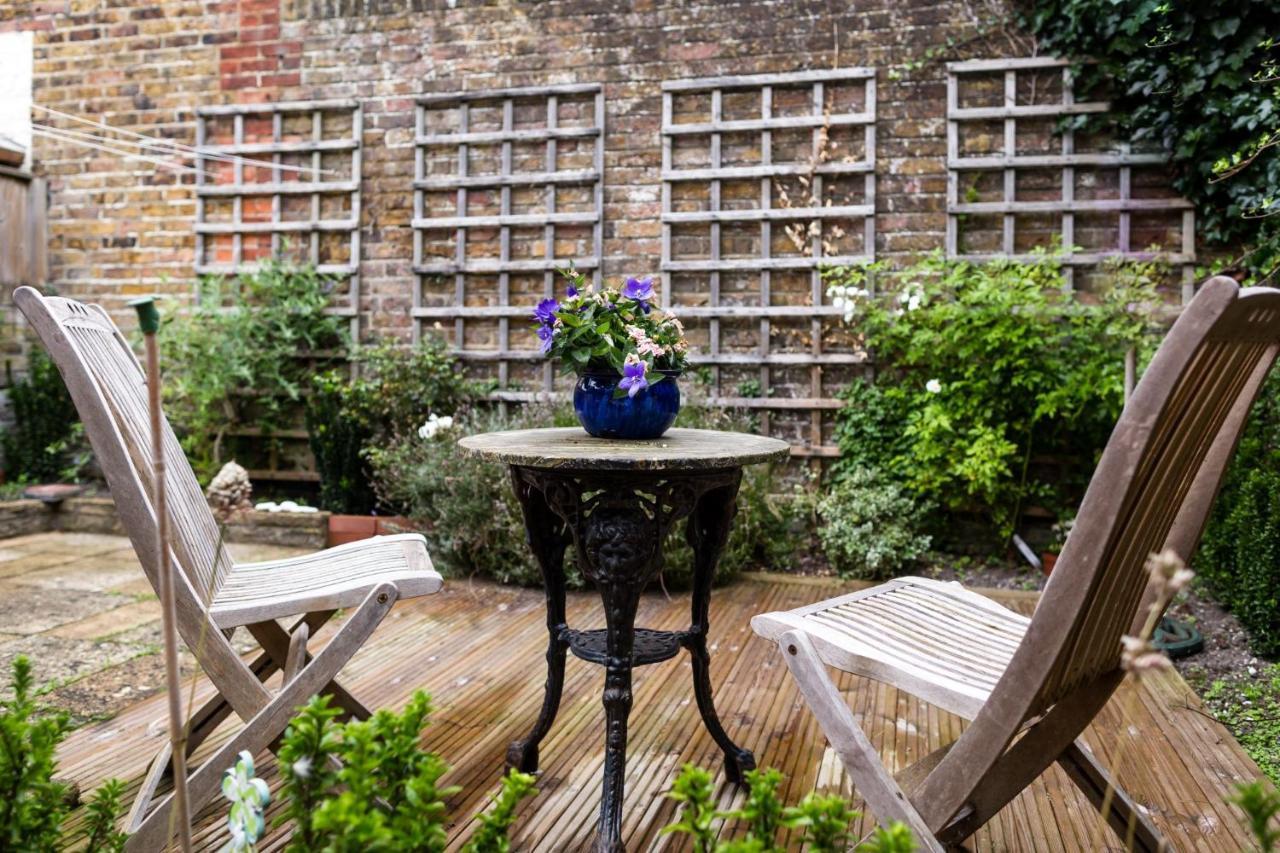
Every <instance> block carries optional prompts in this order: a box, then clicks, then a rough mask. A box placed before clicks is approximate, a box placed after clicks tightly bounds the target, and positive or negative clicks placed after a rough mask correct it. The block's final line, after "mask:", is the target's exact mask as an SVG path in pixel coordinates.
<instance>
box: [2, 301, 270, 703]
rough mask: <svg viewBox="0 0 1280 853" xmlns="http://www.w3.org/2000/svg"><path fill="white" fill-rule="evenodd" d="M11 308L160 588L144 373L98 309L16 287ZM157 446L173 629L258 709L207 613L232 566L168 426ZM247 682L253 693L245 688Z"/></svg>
mask: <svg viewBox="0 0 1280 853" xmlns="http://www.w3.org/2000/svg"><path fill="white" fill-rule="evenodd" d="M14 303H15V304H16V305H17V306H18V308H19V309H20V310H21V311H22V313H23V314H24V315H25V316H26V318H27V320H28V321H29V322H30V323H31V325H32V327H33V328H34V329H35V331H36V334H37V335H39V337H40V340H41V342H42V343H43V344H44V346H45V348H46V349H47V350H48V352H49V354H50V356H51V357H52V359H53V361H54V363H55V364H56V365H57V366H58V369H59V371H60V372H61V373H62V376H63V379H64V380H65V382H66V384H67V389H68V391H70V393H71V399H72V401H73V402H74V403H75V405H76V410H77V411H78V412H79V414H80V418H81V420H82V421H83V422H84V425H85V433H86V435H87V436H88V438H89V443H90V445H91V446H92V447H93V451H94V455H95V456H96V458H97V460H98V463H99V464H100V465H101V467H102V471H103V474H104V475H105V476H106V479H107V485H108V487H109V488H110V490H111V495H112V498H113V499H114V501H115V504H116V511H117V513H118V514H119V517H120V521H121V524H122V525H123V526H124V528H125V532H126V533H128V535H129V538H130V540H131V541H132V542H133V546H134V549H135V551H136V552H137V554H138V557H139V560H140V561H141V562H142V567H143V570H144V571H145V572H146V575H147V578H148V579H149V580H150V581H151V585H152V587H153V588H155V589H157V590H158V589H159V576H158V573H157V566H158V564H159V561H158V559H157V552H156V515H155V509H154V503H153V496H152V478H151V473H150V472H151V452H150V451H151V437H150V435H151V434H150V420H149V416H148V410H147V394H146V376H145V375H144V373H143V371H142V366H141V365H140V364H139V363H138V360H137V358H136V356H135V355H134V354H133V351H132V350H131V349H130V348H129V345H128V342H127V341H125V339H124V336H123V335H121V334H120V330H119V329H118V328H116V325H115V323H114V322H112V320H111V318H110V316H108V315H107V313H106V311H104V310H103V309H102V307H101V306H99V305H85V304H83V303H80V302H76V301H74V300H70V299H63V298H61V297H53V296H48V297H47V296H42V295H41V294H40V293H39V292H38V291H36V290H34V289H33V288H30V287H21V288H18V290H16V291H15V292H14ZM164 447H165V471H166V478H165V483H166V488H167V496H168V505H169V514H170V523H169V530H170V534H171V536H170V539H171V542H170V544H171V552H172V559H173V564H174V565H175V566H177V567H178V569H179V571H180V576H181V577H180V580H181V581H182V582H180V583H178V584H177V585H176V587H175V596H176V600H177V607H178V617H179V618H178V630H179V632H180V633H181V634H182V637H183V640H184V641H185V642H186V643H187V646H188V647H189V648H191V649H192V650H193V652H194V653H195V654H196V657H197V658H198V659H200V662H201V665H202V668H204V669H205V671H206V672H208V673H209V675H210V676H211V677H212V678H213V680H214V682H215V684H217V685H218V687H219V689H220V690H221V691H223V692H224V693H230V694H232V695H234V696H242V697H245V699H246V701H247V702H248V703H250V705H251V706H254V707H256V706H258V705H260V704H261V703H262V696H263V695H264V694H262V693H261V691H260V690H258V689H256V688H257V680H256V679H255V678H254V677H253V676H252V674H251V673H250V672H249V670H248V669H247V668H246V667H245V666H244V664H243V663H242V662H241V661H240V659H239V657H238V656H237V655H236V654H235V652H234V650H233V649H232V647H231V646H230V644H229V643H227V642H226V638H225V637H224V636H223V635H222V633H221V632H220V631H218V630H217V629H216V627H215V626H214V625H213V622H212V621H211V620H210V618H209V613H208V604H209V602H210V600H211V599H212V596H213V594H214V592H216V590H217V588H218V585H219V584H220V583H221V581H222V579H223V578H224V577H225V576H226V574H227V573H228V572H229V571H230V569H231V567H232V561H231V558H230V556H229V555H228V554H227V552H226V549H225V547H224V546H223V544H222V542H221V537H220V536H219V531H218V525H217V522H216V521H215V520H214V518H213V514H212V513H211V512H210V511H209V506H208V504H207V503H206V501H205V498H204V494H203V493H202V492H201V490H200V485H199V483H197V482H196V478H195V474H194V473H193V472H192V470H191V466H190V465H189V464H188V463H187V459H186V456H185V455H184V454H183V452H182V448H181V446H180V445H179V444H178V440H177V438H176V436H174V434H173V430H172V429H171V428H170V426H169V423H168V421H167V420H166V421H165V422H164ZM228 679H230V680H228ZM245 679H248V681H245ZM249 681H252V686H249V687H245V686H243V685H245V684H248V682H249Z"/></svg>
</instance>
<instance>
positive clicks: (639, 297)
mask: <svg viewBox="0 0 1280 853" xmlns="http://www.w3.org/2000/svg"><path fill="white" fill-rule="evenodd" d="M622 295H623V296H625V297H627V298H628V299H634V300H635V301H636V302H639V303H640V307H641V308H643V309H644V311H645V313H646V314H647V313H649V300H651V299H653V279H652V278H648V277H646V278H629V279H627V284H626V287H624V288H622Z"/></svg>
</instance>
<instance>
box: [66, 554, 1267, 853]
mask: <svg viewBox="0 0 1280 853" xmlns="http://www.w3.org/2000/svg"><path fill="white" fill-rule="evenodd" d="M848 588H849V587H848V585H843V586H842V585H840V584H837V583H834V582H826V581H810V580H804V579H777V578H772V577H771V578H763V577H752V578H748V579H745V580H742V581H739V582H737V583H735V584H733V585H732V586H729V587H727V588H724V589H721V590H718V591H717V593H716V595H715V596H714V598H713V604H712V631H711V640H712V642H713V643H714V651H713V663H712V668H713V671H712V678H713V682H714V684H715V689H716V703H717V705H718V707H719V709H720V714H721V717H722V719H723V720H724V721H725V726H726V728H727V729H728V730H729V732H730V734H731V735H732V736H733V737H734V738H735V739H737V741H738V742H739V743H740V744H741V745H743V746H746V747H748V748H750V749H752V750H754V751H755V753H756V756H757V759H758V761H759V762H760V764H761V765H770V766H775V767H778V768H779V769H781V770H782V771H783V772H784V773H785V774H786V776H787V783H786V792H785V793H786V798H787V800H788V802H793V801H795V800H796V799H798V798H799V796H800V795H801V794H802V793H803V792H805V791H807V790H810V789H811V788H813V787H814V786H815V785H817V786H820V787H824V788H831V787H833V786H836V785H842V784H843V783H844V780H843V773H842V771H841V769H840V766H839V762H838V761H836V760H835V758H834V756H833V755H832V754H831V753H830V752H829V751H828V750H827V746H826V742H825V741H824V740H823V739H822V737H821V734H820V733H819V731H818V729H817V727H816V725H815V724H814V722H813V719H812V718H811V717H810V715H809V714H808V712H807V711H806V710H805V709H804V707H803V705H801V703H800V701H799V699H798V698H797V695H796V691H795V690H794V689H793V687H792V685H791V683H790V680H789V677H788V676H787V673H786V668H785V666H783V665H782V663H781V661H780V660H778V659H777V658H776V653H775V650H774V648H773V647H772V646H770V645H769V644H768V643H765V642H764V641H762V640H760V639H758V638H756V637H755V636H754V635H753V634H752V633H751V632H750V629H749V627H748V619H749V618H750V616H751V615H753V614H755V613H759V612H763V611H765V610H771V609H779V608H789V607H794V606H797V605H799V604H802V603H805V602H810V601H815V600H818V599H820V598H822V597H826V596H829V595H831V594H833V593H834V592H836V591H839V590H841V589H848ZM998 598H999V599H1000V600H1001V601H1003V602H1004V603H1006V604H1008V605H1009V606H1011V607H1014V608H1016V609H1018V610H1021V611H1023V612H1029V611H1030V610H1031V608H1032V607H1033V606H1034V598H1033V597H1032V596H1030V595H1029V594H1021V593H1005V594H1000V595H998ZM687 607H688V600H687V597H685V596H675V597H674V598H673V600H671V601H667V600H666V599H664V598H663V597H662V596H661V595H650V596H648V597H646V599H645V601H644V602H643V604H642V607H641V611H640V620H639V624H642V625H645V626H649V627H655V628H678V627H686V626H687V619H688V615H687ZM569 618H570V622H571V624H574V625H575V626H586V625H588V624H598V623H599V619H600V607H599V602H598V599H596V597H595V596H594V595H593V594H592V593H589V592H583V593H576V594H572V595H571V597H570V602H569ZM545 631H546V629H545V627H544V616H543V609H542V599H541V594H540V593H539V592H538V591H535V590H517V589H511V588H507V587H499V586H496V585H493V584H489V583H470V582H467V581H460V580H454V581H451V582H447V583H446V586H445V589H444V591H443V592H442V593H440V594H438V595H434V596H429V597H427V598H424V599H419V600H417V601H414V602H409V603H401V604H399V605H397V606H396V608H395V610H394V611H393V612H392V614H391V615H390V617H389V618H388V619H387V621H386V622H385V623H384V624H383V626H382V627H381V628H380V629H379V631H378V632H377V634H375V636H374V639H373V641H372V642H371V643H370V644H369V645H368V646H367V647H366V648H365V649H364V650H363V651H361V652H360V654H358V655H357V656H356V658H355V660H354V661H353V663H352V665H351V666H350V667H349V668H348V671H347V672H346V673H345V674H344V681H345V683H346V684H347V686H348V687H350V688H352V689H353V690H354V691H355V692H356V693H357V695H358V696H360V697H361V698H362V699H363V700H364V701H365V702H366V703H367V704H369V705H371V706H373V707H379V706H396V707H398V706H400V705H402V704H403V703H404V701H405V700H406V698H407V697H408V696H409V694H410V693H411V692H412V691H413V690H414V689H415V688H419V687H421V688H423V689H425V690H427V691H429V692H430V693H431V694H432V696H433V697H434V698H435V704H436V707H437V711H436V713H435V715H434V718H433V722H432V725H431V727H430V728H429V729H428V731H427V733H426V737H425V746H426V748H428V749H431V750H434V751H437V752H438V753H439V754H440V755H442V756H443V757H444V758H445V760H446V761H447V762H448V763H449V764H450V765H451V767H452V768H453V769H452V771H451V772H450V774H449V776H448V777H447V779H446V781H447V782H449V783H451V784H458V785H461V786H463V792H462V793H461V794H458V795H457V796H456V797H455V798H454V799H453V801H452V807H453V808H452V812H453V814H454V815H455V816H456V820H455V822H454V823H453V824H452V825H451V826H450V830H449V832H450V838H451V843H452V845H453V846H454V847H455V848H456V847H457V846H459V845H460V844H461V843H462V842H463V841H465V839H466V838H467V837H468V835H469V834H470V832H471V831H472V828H473V824H472V822H471V817H472V816H473V815H474V814H475V813H476V812H477V811H478V810H480V809H482V808H483V807H484V806H485V804H486V803H487V801H488V799H489V797H490V795H491V793H492V791H493V789H494V787H495V784H496V782H497V780H498V778H499V776H500V774H501V772H502V763H503V757H504V755H505V753H506V745H507V742H508V741H509V740H511V739H512V738H514V737H517V736H519V735H521V734H523V733H524V732H525V731H526V730H527V729H528V727H529V726H530V725H531V723H532V721H533V719H534V718H535V716H536V713H537V708H538V704H539V702H540V700H541V696H542V682H543V674H544V670H543V652H544V649H545V642H546V640H545ZM602 677H603V673H602V671H601V669H600V668H599V667H597V666H595V665H592V664H588V663H585V662H582V661H579V660H577V659H575V658H573V657H570V659H569V668H568V675H567V678H566V683H565V692H564V701H563V703H562V705H561V709H560V715H559V718H558V719H557V720H556V724H555V726H554V727H553V729H552V732H551V735H550V736H549V737H548V738H547V740H546V741H545V742H544V744H543V747H542V765H543V766H542V776H541V780H540V783H539V788H540V793H539V794H538V796H537V797H536V798H535V799H533V800H531V801H529V802H528V803H527V804H526V805H525V807H524V808H523V809H522V811H521V816H520V819H519V822H518V824H517V827H516V830H515V834H514V842H515V843H514V848H515V849H518V850H539V851H541V850H546V851H551V850H557V851H559V850H580V849H586V848H587V846H588V845H589V842H590V838H591V835H592V830H593V827H594V823H595V819H596V810H597V808H598V805H599V784H600V775H601V764H602V761H603V744H602V742H603V733H602V723H603V713H602V709H601V704H600V695H599V691H600V688H601V684H602ZM841 686H842V688H843V689H845V690H846V691H847V693H848V697H849V701H850V703H851V705H852V706H853V708H854V710H855V711H856V712H857V713H860V714H862V715H863V720H864V725H865V726H866V727H867V728H868V730H869V731H871V732H872V737H873V739H874V740H875V741H876V742H877V744H878V745H879V746H880V748H881V752H882V754H883V755H885V756H886V757H887V759H888V760H889V761H891V762H895V763H897V764H899V765H905V764H907V763H910V762H912V761H914V760H915V759H916V758H917V757H919V756H921V755H924V754H926V753H928V752H929V751H931V750H933V749H935V748H936V747H938V746H940V745H942V744H944V743H946V742H948V741H950V740H952V739H954V738H955V737H956V736H957V735H958V734H959V733H960V731H961V729H962V727H963V724H962V722H961V721H960V720H958V719H957V718H955V717H952V716H949V715H947V714H945V713H942V712H940V711H938V710H937V709H935V708H932V707H930V706H927V705H924V704H922V703H920V702H918V701H916V700H915V699H913V698H912V697H911V696H909V695H906V694H904V693H900V692H898V691H896V690H892V689H889V688H886V687H884V686H882V685H879V684H877V683H875V682H871V681H867V680H865V679H858V678H853V677H846V678H845V679H844V680H843V682H842V685H841ZM163 715H164V703H163V698H162V697H155V698H153V699H150V700H148V701H146V702H143V703H140V704H138V705H135V706H133V707H131V708H129V709H128V710H126V711H125V712H124V713H122V714H121V715H119V716H118V717H116V718H115V719H113V720H110V721H108V722H104V723H100V724H97V725H92V726H88V727H86V728H83V729H80V730H78V731H76V732H75V733H73V734H72V735H71V736H70V737H69V738H68V740H67V742H66V743H65V744H64V746H63V748H62V750H61V753H60V754H61V761H62V771H61V774H62V775H63V776H66V777H70V778H72V779H74V780H76V781H77V782H79V783H80V785H81V787H82V789H83V790H84V791H86V792H87V791H89V790H91V789H92V788H93V787H94V786H96V785H97V784H98V783H99V782H100V781H101V780H103V779H104V778H106V777H108V776H113V775H114V776H118V777H120V778H123V779H126V780H127V781H128V782H129V783H130V788H131V791H132V788H133V787H134V786H136V784H137V782H138V781H139V778H140V776H141V775H142V773H143V771H144V770H145V767H146V763H147V761H148V759H149V757H150V756H151V755H152V754H153V753H154V752H155V750H156V749H158V748H159V746H160V745H161V743H162V742H163V739H164V737H165V733H164V726H163V722H162V721H163ZM224 728H225V729H226V730H227V731H230V730H231V728H230V727H229V725H228V726H224ZM630 738H631V742H630V755H629V758H630V760H629V764H628V768H627V811H626V820H625V828H624V835H625V838H626V840H627V845H628V849H629V850H632V851H642V850H653V849H678V848H679V847H680V846H681V845H679V844H678V843H677V842H675V841H673V840H672V839H671V837H670V836H660V835H659V831H660V830H661V828H662V827H663V826H665V825H666V824H667V823H669V822H670V821H671V820H672V819H673V813H674V809H673V804H672V803H670V802H669V801H667V800H666V799H664V797H663V793H664V791H666V790H667V789H668V787H669V786H670V783H671V780H672V778H673V776H674V775H675V773H676V772H677V771H678V769H679V767H680V766H681V765H682V764H684V763H686V762H693V763H695V764H701V765H704V766H708V767H714V768H715V769H716V770H717V773H718V779H719V780H720V795H721V801H722V805H723V806H724V807H729V806H730V805H731V804H732V803H733V802H734V801H735V798H736V797H737V792H736V791H735V789H733V788H732V787H730V786H728V785H726V784H724V782H723V773H722V772H720V768H719V766H718V763H717V752H716V749H715V747H714V745H713V744H712V742H711V739H710V738H709V737H708V736H707V735H706V733H705V732H704V731H703V729H702V726H701V723H700V721H699V719H698V714H697V709H696V707H695V705H694V703H693V697H692V692H691V690H690V680H689V664H688V660H687V656H684V657H681V658H677V659H675V660H672V661H668V662H666V663H662V664H657V665H654V666H650V667H644V668H642V669H639V670H637V671H636V679H635V703H634V709H633V712H632V716H631V732H630ZM1087 739H1088V742H1089V744H1090V746H1091V747H1092V748H1093V749H1094V750H1095V751H1097V752H1100V753H1101V754H1102V755H1103V756H1104V757H1105V759H1106V760H1107V762H1108V764H1109V765H1110V766H1111V767H1112V768H1113V769H1114V770H1115V773H1116V775H1117V776H1118V777H1119V779H1120V780H1121V782H1122V784H1124V785H1125V786H1126V787H1127V788H1128V790H1129V791H1130V793H1132V794H1133V795H1134V796H1135V798H1136V799H1137V800H1138V801H1139V802H1141V803H1143V804H1145V805H1146V806H1147V807H1149V808H1150V810H1151V813H1152V816H1153V819H1154V820H1155V822H1156V824H1157V825H1158V826H1159V827H1160V828H1161V829H1162V830H1163V831H1165V832H1166V833H1167V834H1168V836H1169V839H1170V840H1171V841H1172V842H1173V844H1174V845H1175V847H1176V848H1177V849H1178V850H1215V851H1216V850H1221V851H1232V853H1235V851H1239V850H1241V849H1244V848H1246V847H1247V846H1248V841H1247V838H1246V837H1245V835H1244V833H1243V830H1242V828H1241V825H1240V823H1239V820H1238V816H1237V815H1236V814H1235V813H1234V810H1233V808H1232V807H1231V806H1228V805H1226V804H1225V803H1224V802H1223V798H1224V796H1226V795H1227V794H1228V793H1229V792H1230V790H1231V788H1232V786H1233V785H1234V784H1236V783H1237V782H1240V781H1244V780H1248V779H1253V778H1257V777H1258V776H1259V775H1260V774H1259V772H1258V769H1257V767H1256V766H1255V765H1254V764H1253V762H1251V761H1250V760H1249V759H1248V757H1247V756H1245V755H1244V753H1243V752H1242V751H1241V749H1240V747H1239V745H1238V744H1236V742H1235V741H1234V740H1233V739H1232V738H1231V736H1230V735H1229V734H1228V733H1227V732H1226V731H1225V730H1224V729H1223V728H1222V727H1221V726H1219V725H1218V724H1217V723H1215V722H1214V721H1213V720H1212V719H1210V718H1209V717H1208V716H1207V715H1206V714H1205V713H1204V712H1203V711H1202V710H1201V708H1200V704H1199V702H1198V700H1197V699H1196V697H1195V695H1194V694H1193V693H1192V692H1191V691H1190V690H1189V689H1188V688H1187V686H1186V684H1185V683H1183V681H1182V680H1181V679H1180V678H1179V677H1178V676H1177V675H1175V674H1169V675H1163V676H1158V677H1154V678H1151V679H1149V680H1147V681H1146V682H1144V683H1143V684H1141V685H1138V686H1133V685H1126V686H1125V687H1124V688H1122V690H1121V691H1120V693H1119V695H1118V696H1117V697H1116V698H1115V699H1114V700H1113V702H1112V704H1111V705H1110V706H1109V707H1108V708H1107V709H1106V710H1105V711H1104V712H1103V714H1102V715H1101V716H1100V717H1099V719H1098V721H1097V722H1096V723H1095V725H1094V727H1093V728H1092V729H1090V731H1089V734H1088V738H1087ZM259 768H260V773H262V774H264V775H265V776H266V777H267V778H268V779H269V780H270V781H271V782H272V784H273V787H274V784H275V781H276V779H277V775H276V774H275V771H274V764H273V762H272V761H271V760H270V759H269V758H267V757H263V758H262V759H261V760H260V765H259ZM130 796H131V794H130ZM222 806H223V804H216V805H215V806H213V807H208V808H206V809H205V810H204V811H203V812H202V813H201V815H200V816H199V818H198V832H197V838H198V844H199V848H200V849H202V850H216V849H217V848H219V847H220V846H221V845H222V844H223V843H224V842H225V840H226V834H225V830H224V827H223V822H224V815H225V810H224V809H223V807H222ZM274 807H275V804H273V809H274ZM864 822H865V821H864ZM287 832H288V830H287V828H279V829H276V830H274V831H273V832H272V833H271V835H270V837H269V840H268V843H266V844H265V845H263V846H262V847H261V849H263V850H276V849H279V848H280V847H281V846H282V845H283V843H284V841H285V839H286V838H287ZM969 846H970V847H971V848H973V849H977V850H1000V851H1006V850H1008V851H1012V850H1017V851H1049V850H1088V851H1094V850H1104V849H1119V848H1120V845H1119V844H1118V842H1117V841H1116V839H1115V838H1114V836H1112V835H1110V834H1109V832H1108V831H1107V830H1106V828H1105V827H1104V826H1103V825H1102V824H1101V822H1100V821H1099V820H1098V818H1097V816H1096V813H1095V812H1094V811H1093V810H1092V809H1091V808H1090V806H1089V805H1088V803H1087V802H1086V801H1085V800H1084V799H1083V798H1082V797H1081V796H1079V795H1077V794H1076V792H1075V790H1074V788H1073V787H1072V786H1071V784H1070V782H1069V781H1068V780H1067V778H1066V776H1065V775H1063V774H1062V773H1061V772H1060V771H1058V770H1057V769H1056V768H1055V769H1054V770H1053V771H1052V772H1050V773H1049V774H1046V775H1045V776H1044V777H1042V778H1041V779H1040V780H1039V781H1038V782H1037V783H1036V784H1035V785H1034V786H1032V788H1030V789H1029V790H1028V791H1026V792H1024V793H1023V794H1022V795H1021V796H1020V797H1019V798H1018V799H1017V800H1015V801H1014V802H1013V803H1012V804H1011V805H1010V806H1009V807H1007V808H1006V809H1005V810H1004V811H1003V812H1001V813H1000V815H999V816H998V817H997V819H996V820H994V821H993V822H992V823H990V824H989V825H988V826H987V827H985V828H984V829H983V830H982V831H981V832H979V833H978V834H977V835H976V836H974V837H973V838H971V839H970V840H969Z"/></svg>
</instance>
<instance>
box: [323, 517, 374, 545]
mask: <svg viewBox="0 0 1280 853" xmlns="http://www.w3.org/2000/svg"><path fill="white" fill-rule="evenodd" d="M377 534H378V516H376V515H338V514H337V513H335V514H333V515H331V516H329V547H330V548H332V547H333V546H334V545H345V544H347V543H348V542H359V541H360V540H361V539H368V538H370V537H371V536H376V535H377Z"/></svg>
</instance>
